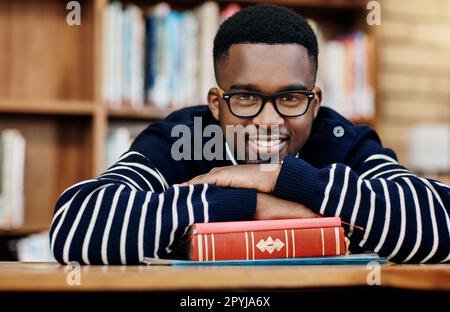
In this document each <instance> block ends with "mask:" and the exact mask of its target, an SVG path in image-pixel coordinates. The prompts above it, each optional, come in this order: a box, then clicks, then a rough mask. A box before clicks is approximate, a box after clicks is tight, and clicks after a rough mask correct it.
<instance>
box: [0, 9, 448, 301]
mask: <svg viewBox="0 0 450 312" xmlns="http://www.w3.org/2000/svg"><path fill="white" fill-rule="evenodd" d="M258 3H270V4H276V5H281V6H285V7H288V8H290V9H293V10H294V11H296V12H298V13H300V14H301V15H302V16H303V17H304V18H305V19H306V20H307V21H308V23H309V24H310V25H311V27H312V29H313V30H314V32H315V34H316V36H317V41H318V44H319V61H318V63H319V70H318V73H317V82H316V84H317V85H318V86H320V87H321V88H322V90H323V94H324V96H323V101H322V105H323V106H326V107H330V108H332V109H334V110H335V111H337V112H338V113H340V114H341V115H343V116H344V117H346V118H347V119H348V120H350V121H351V122H352V123H353V124H355V125H367V126H370V127H371V128H373V129H375V130H376V132H377V133H378V135H379V136H380V139H381V141H382V142H383V146H385V147H388V148H391V149H392V150H394V151H395V153H396V155H397V157H398V161H399V163H400V164H402V166H404V167H406V168H407V169H408V170H410V171H411V172H413V173H414V174H417V175H419V176H421V177H425V178H430V179H434V180H438V181H440V182H441V183H442V184H446V185H450V1H447V0H428V1H422V0H408V1H407V0H383V1H365V0H268V1H259V0H248V1H247V0H242V1H241V0H238V1H222V0H218V1H207V2H205V1H197V0H188V1H185V0H173V1H172V0H170V1H169V0H168V1H166V2H158V1H152V0H120V1H109V0H79V1H56V0H39V1H38V0H29V1H25V0H0V47H1V48H0V261H1V262H0V263H2V262H4V265H3V267H2V268H1V269H0V272H1V273H0V275H1V276H3V278H4V280H5V281H10V282H11V283H10V284H8V285H7V283H8V282H5V283H2V282H0V284H3V285H0V288H1V289H2V290H11V289H12V290H14V289H15V290H30V289H31V290H33V289H34V290H35V289H37V288H39V285H38V284H37V283H39V281H34V282H30V283H28V284H25V283H20V279H19V281H17V280H15V279H14V276H15V274H17V272H20V271H22V272H23V274H24V276H25V277H24V281H28V280H29V281H31V280H32V277H39V276H41V275H39V274H37V272H36V271H35V270H33V268H32V267H23V268H22V267H21V266H20V265H21V264H22V263H28V262H30V263H41V266H42V268H43V270H48V271H49V272H50V273H51V274H54V276H53V277H50V278H49V283H50V284H49V285H47V286H45V285H44V289H45V287H48V289H49V290H55V287H56V286H55V285H58V283H59V278H60V277H57V276H56V275H57V273H56V271H55V270H56V266H57V264H56V263H53V262H55V259H54V256H53V254H52V252H51V250H50V245H49V230H50V226H51V223H52V219H53V216H54V212H55V204H56V202H57V200H58V198H59V196H60V195H61V194H62V193H63V191H64V190H66V189H67V188H69V187H70V186H72V185H74V184H76V183H78V182H80V181H84V180H89V179H95V177H97V176H98V175H99V174H101V173H102V172H104V171H105V170H107V169H108V168H110V167H111V166H112V165H113V164H114V163H115V162H116V161H117V160H118V159H119V158H120V157H121V155H123V153H125V152H126V151H127V150H128V149H129V147H130V145H131V143H132V142H133V140H134V139H135V138H136V136H137V135H138V134H139V133H140V132H141V131H143V130H144V129H145V128H146V127H147V126H148V125H149V124H152V123H156V122H158V121H160V120H162V119H164V118H165V117H166V116H167V115H169V114H170V113H171V112H173V111H176V110H179V109H181V108H185V107H189V106H193V105H199V104H207V94H208V90H209V89H210V88H211V87H214V86H216V81H215V76H214V65H213V59H212V48H213V41H214V36H215V34H216V32H217V29H218V28H219V26H220V24H221V23H223V22H224V21H225V20H227V19H228V18H230V17H231V16H233V15H234V14H236V13H237V12H239V11H240V10H242V9H243V8H246V7H248V6H250V5H254V4H258ZM444 205H445V203H444ZM446 208H447V212H448V211H449V210H448V207H446ZM436 209H437V208H436ZM272 247H273V246H272ZM206 252H208V251H207V249H206ZM253 253H254V251H253ZM247 257H248V255H247ZM447 259H448V258H447ZM42 263H45V264H42ZM53 265H55V266H53ZM433 267H434V266H433V265H430V270H427V269H423V268H422V269H421V270H422V271H421V270H419V269H418V270H417V271H416V270H415V268H414V267H408V266H405V267H403V268H402V266H401V265H399V266H398V268H397V269H396V268H395V266H394V267H386V268H384V269H383V270H382V272H383V274H385V275H382V276H383V278H385V279H384V280H383V281H385V282H386V285H388V287H400V288H402V287H406V288H411V289H420V288H422V289H434V290H436V289H437V290H439V291H446V292H447V291H450V268H449V267H448V265H443V266H440V265H436V266H435V268H436V270H435V271H434V273H433V272H432V271H433V270H432V269H431V268H433ZM83 270H84V271H82V272H84V273H83V274H85V273H86V272H87V273H86V276H87V277H86V278H85V281H86V285H87V286H85V287H87V288H86V289H91V290H92V289H93V290H95V289H97V290H98V289H100V290H103V288H102V285H103V286H104V285H105V284H102V283H101V280H102V279H101V278H100V275H101V274H103V273H105V272H108V273H109V275H108V276H107V282H108V283H109V285H110V288H105V289H116V290H117V289H123V288H121V287H124V288H126V289H128V290H142V289H150V290H152V289H163V290H174V289H182V290H187V289H190V288H189V285H191V284H192V283H191V284H189V283H188V281H189V280H191V278H192V279H194V280H195V278H194V277H193V274H195V272H191V271H180V272H178V273H177V274H179V275H177V276H175V273H174V272H169V269H167V267H166V266H163V267H158V268H154V269H151V270H152V271H151V273H152V274H153V275H154V276H155V280H156V281H158V282H157V283H154V284H151V285H144V282H143V281H141V282H142V283H141V282H139V281H138V276H139V275H140V274H142V270H144V269H140V268H139V267H135V268H129V269H128V270H129V276H131V278H135V281H137V282H133V281H128V280H125V281H124V283H123V284H121V281H120V280H119V279H120V278H121V277H120V276H122V275H120V274H121V273H120V270H119V269H118V268H114V267H110V268H107V269H100V268H96V267H90V268H85V269H83ZM327 270H328V271H326V272H328V273H327V274H323V272H322V273H321V274H320V273H318V272H319V271H320V268H317V267H315V268H314V269H310V270H309V271H307V270H306V269H305V268H304V267H302V266H301V265H300V266H299V267H295V268H291V269H289V268H288V267H285V268H276V267H273V268H270V269H268V270H266V271H261V274H262V275H261V276H262V277H259V278H257V277H255V276H254V275H252V273H251V272H252V271H247V270H244V269H241V268H238V269H233V268H230V267H227V268H224V269H218V271H210V272H209V273H208V272H206V273H205V272H203V273H201V272H200V273H201V274H200V277H198V278H197V281H198V284H196V286H195V287H196V289H223V288H225V289H235V288H239V287H243V288H250V289H253V288H256V289H260V288H261V287H263V288H264V287H266V288H268V289H272V288H278V287H287V288H295V287H300V288H301V287H317V286H320V285H322V286H326V287H333V286H342V285H343V286H345V285H346V284H345V282H342V283H341V282H339V281H341V279H339V278H338V276H344V278H342V280H344V281H345V278H347V281H348V284H347V286H361V285H363V284H365V283H366V275H367V274H366V273H367V268H366V266H364V267H360V268H356V269H354V271H352V272H350V271H345V272H343V271H338V269H337V268H335V267H328V269H327ZM89 274H91V275H89ZM96 274H97V275H96ZM202 274H203V275H202ZM415 274H416V275H415ZM420 274H423V275H420ZM426 274H430V275H426ZM274 275H277V276H280V279H284V282H283V283H284V284H280V283H281V282H279V280H277V279H275V280H274V279H271V278H270V276H274ZM58 276H59V275H58ZM96 276H97V277H98V279H96ZM102 276H103V275H102ZM202 276H203V277H202ZM317 276H319V277H318V278H317V279H315V277H317ZM345 276H346V277H345ZM414 276H420V278H421V282H420V283H419V282H418V281H417V280H414V279H413V277H414ZM428 276H429V277H430V278H429V279H427V277H428ZM27 277H29V278H28V279H27ZM214 277H216V278H214ZM333 278H334V280H332V279H333ZM0 280H1V278H0ZM64 280H65V278H64ZM51 281H53V282H51ZM52 283H53V284H52ZM61 283H62V282H61ZM321 283H322V284H321ZM352 283H353V284H352ZM157 285H159V286H158V287H160V288H158V287H157ZM283 285H284V286H283ZM305 285H306V286H305ZM419 285H420V286H419ZM191 286H192V285H191ZM61 287H63V286H61ZM89 287H91V288H89ZM96 287H98V288H96ZM127 287H128V288H127ZM146 287H150V288H146ZM152 287H153V288H152Z"/></svg>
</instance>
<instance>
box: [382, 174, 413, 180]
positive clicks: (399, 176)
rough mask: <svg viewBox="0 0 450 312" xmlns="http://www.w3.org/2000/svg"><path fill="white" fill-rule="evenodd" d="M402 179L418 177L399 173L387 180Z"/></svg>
mask: <svg viewBox="0 0 450 312" xmlns="http://www.w3.org/2000/svg"><path fill="white" fill-rule="evenodd" d="M402 177H416V175H415V174H412V173H399V174H394V175H393V176H390V177H389V178H387V180H394V179H397V178H402Z"/></svg>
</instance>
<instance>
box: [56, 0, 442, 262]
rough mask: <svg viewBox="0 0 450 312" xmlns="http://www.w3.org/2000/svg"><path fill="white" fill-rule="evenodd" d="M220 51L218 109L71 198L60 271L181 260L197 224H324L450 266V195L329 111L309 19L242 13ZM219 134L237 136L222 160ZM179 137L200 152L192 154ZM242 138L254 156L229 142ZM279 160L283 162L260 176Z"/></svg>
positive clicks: (153, 138) (188, 114) (167, 134)
mask: <svg viewBox="0 0 450 312" xmlns="http://www.w3.org/2000/svg"><path fill="white" fill-rule="evenodd" d="M213 52H214V53H213V54H214V64H215V74H216V79H217V84H218V85H217V86H216V87H213V88H211V89H210V91H209V94H208V106H196V107H192V108H186V109H183V110H180V111H177V112H175V113H173V114H171V115H170V116H168V117H167V118H166V119H164V120H163V121H161V122H159V123H155V124H152V125H150V126H149V127H148V128H147V129H145V130H144V131H143V132H142V133H141V134H140V135H139V136H138V137H137V139H136V140H135V141H134V143H133V144H132V146H131V148H130V150H129V151H128V152H127V153H125V154H124V155H123V156H122V157H121V158H120V159H119V160H118V161H117V163H116V164H115V165H114V166H112V167H111V168H110V169H108V170H107V171H106V172H105V173H103V174H102V175H100V176H99V177H97V178H96V179H94V180H88V181H84V182H81V183H79V184H76V185H74V186H72V187H71V188H69V189H68V190H66V191H65V192H64V193H63V194H62V195H61V197H60V199H59V201H58V202H57V204H56V210H55V215H54V218H53V224H52V227H51V231H50V243H51V248H52V250H53V253H54V255H55V257H56V259H57V260H58V261H60V262H62V263H67V262H69V261H79V262H82V263H86V264H89V263H91V264H120V263H127V264H134V263H139V262H140V261H141V260H142V259H143V257H144V256H146V257H155V258H158V257H160V258H176V257H178V256H179V253H178V249H177V248H176V246H177V243H178V242H179V241H181V240H180V238H182V237H183V236H184V235H185V234H186V230H187V228H188V227H189V225H191V224H193V223H194V222H215V221H234V220H251V219H275V218H296V217H297V218H301V217H312V216H317V215H324V216H339V217H341V218H342V220H343V221H345V222H347V223H348V224H349V227H348V229H347V230H348V236H349V237H350V239H351V246H353V249H358V248H359V249H361V250H369V251H374V252H377V253H379V255H381V256H386V257H388V258H389V259H390V260H391V261H394V262H416V263H418V262H446V261H449V259H450V256H449V252H450V238H449V207H450V188H449V187H448V186H446V185H444V184H442V183H439V182H436V181H433V180H428V179H424V178H420V177H418V176H416V175H414V174H413V173H411V172H409V171H408V170H407V169H405V168H404V167H402V166H401V165H400V164H398V162H397V160H396V156H395V154H394V153H393V152H392V151H391V150H389V149H385V148H383V147H382V145H381V143H380V140H379V138H378V136H377V135H376V133H375V132H374V131H373V130H371V129H370V128H367V127H361V126H354V125H352V124H351V123H350V122H349V121H347V120H346V119H345V118H343V117H342V116H340V115H339V114H337V113H336V112H334V111H333V110H331V109H328V108H324V107H320V103H321V100H322V91H321V89H320V88H319V87H318V86H316V85H315V79H316V72H317V65H318V64H317V55H318V48H317V40H316V37H315V35H314V33H313V31H312V29H311V27H310V26H309V25H308V24H307V23H306V22H305V20H304V19H303V18H302V17H301V16H299V15H297V14H296V13H295V12H293V11H291V10H289V9H285V8H281V7H277V6H272V5H257V6H253V7H249V8H247V9H244V10H242V11H241V12H239V13H237V14H236V15H234V16H233V17H231V18H230V19H228V20H227V21H225V22H224V23H223V24H222V25H221V27H220V29H219V31H218V33H217V35H216V38H215V40H214V51H213ZM213 126H215V127H216V128H214V129H217V128H219V126H220V128H219V129H223V133H222V134H221V135H216V137H215V139H221V138H222V139H223V138H224V137H225V138H227V141H225V140H222V141H223V142H224V143H223V145H220V144H219V145H216V146H215V148H214V152H213V148H211V146H209V145H208V144H210V143H208V142H209V141H208V139H209V137H211V136H212V132H213V131H209V132H208V131H205V130H206V129H207V128H208V127H210V128H209V129H210V130H211V129H212V128H211V127H213ZM230 126H234V127H230ZM182 129H184V130H183V131H181V130H182ZM186 129H187V130H188V131H185V130H186ZM235 129H238V130H237V131H235ZM242 129H244V131H243V130H242ZM261 129H263V130H264V131H260V130H261ZM202 131H205V133H206V132H208V134H205V133H204V137H203V139H202V138H201V137H200V138H198V136H196V133H197V134H198V133H202ZM230 131H234V132H230ZM180 133H183V134H186V135H185V137H184V139H186V136H187V139H188V142H189V143H190V144H188V145H187V146H186V145H183V146H182V148H180V141H179V140H180V139H179V137H180ZM205 136H206V138H205ZM239 136H240V137H241V138H243V141H242V142H241V143H243V144H241V145H239V144H234V143H233V142H230V141H233V139H235V138H236V137H239ZM238 141H239V140H238ZM181 143H183V142H181ZM191 145H192V147H193V148H192V150H191V151H189V149H190V146H191ZM207 145H208V146H207ZM205 151H206V154H208V155H206V154H205ZM208 151H210V152H209V153H208ZM222 151H223V153H221V152H222ZM180 154H181V157H180ZM211 154H214V155H215V156H217V155H219V156H218V157H210V156H211ZM222 154H224V155H226V157H220V156H221V155H222ZM192 155H194V160H191V159H192V158H191V156H192ZM199 155H200V157H199ZM274 155H276V156H277V157H276V158H277V160H278V162H277V164H275V165H273V164H272V165H270V164H259V163H262V162H267V161H265V160H269V161H271V160H272V162H273V159H274V158H273V156H274ZM267 156H269V157H267ZM236 158H238V160H236ZM359 227H362V228H363V229H359Z"/></svg>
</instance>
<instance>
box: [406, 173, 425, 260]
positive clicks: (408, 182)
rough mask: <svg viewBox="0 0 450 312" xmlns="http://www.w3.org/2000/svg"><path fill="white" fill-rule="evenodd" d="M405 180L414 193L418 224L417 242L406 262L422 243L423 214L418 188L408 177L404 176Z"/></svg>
mask: <svg viewBox="0 0 450 312" xmlns="http://www.w3.org/2000/svg"><path fill="white" fill-rule="evenodd" d="M403 180H405V182H406V184H408V186H409V188H410V189H411V193H412V195H413V200H414V206H415V207H416V224H417V225H416V226H417V234H416V243H415V244H414V247H413V249H412V250H411V252H410V253H409V255H408V256H407V257H406V258H405V260H404V262H407V261H409V260H410V259H411V258H412V257H413V256H414V255H415V254H416V252H417V250H418V249H419V247H420V244H421V243H422V215H421V212H420V205H419V199H418V197H417V192H416V189H415V188H414V185H413V184H412V183H411V181H410V180H409V179H407V178H403Z"/></svg>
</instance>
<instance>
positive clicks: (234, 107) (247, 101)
mask: <svg viewBox="0 0 450 312" xmlns="http://www.w3.org/2000/svg"><path fill="white" fill-rule="evenodd" d="M261 104H262V99H261V97H259V96H257V95H255V94H246V93H240V94H235V95H233V96H232V97H230V108H231V111H232V113H233V114H235V115H238V116H242V117H247V116H253V115H255V114H257V113H258V111H259V109H260V107H261Z"/></svg>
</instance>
